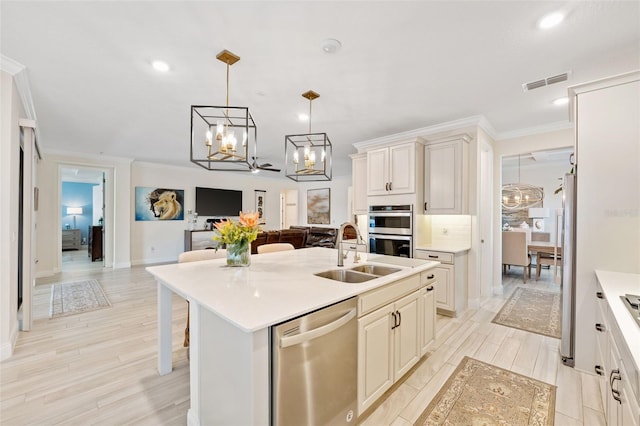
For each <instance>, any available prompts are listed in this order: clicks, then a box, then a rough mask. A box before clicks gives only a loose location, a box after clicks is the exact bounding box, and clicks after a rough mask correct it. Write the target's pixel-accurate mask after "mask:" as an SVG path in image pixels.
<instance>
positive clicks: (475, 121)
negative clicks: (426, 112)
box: [353, 115, 497, 152]
mask: <svg viewBox="0 0 640 426" xmlns="http://www.w3.org/2000/svg"><path fill="white" fill-rule="evenodd" d="M474 126H475V127H480V128H481V129H482V130H484V131H485V132H486V133H487V134H488V135H489V136H490V137H491V138H494V139H495V136H496V134H497V133H496V131H495V129H494V128H493V126H492V125H491V123H489V120H487V118H486V117H485V116H484V115H474V116H471V117H466V118H461V119H458V120H452V121H447V122H445V123H440V124H435V125H433V126H427V127H421V128H419V129H414V130H408V131H406V132H401V133H396V134H393V135H388V136H382V137H380V138H376V139H369V140H366V141H361V142H356V143H354V144H353V146H354V147H355V148H356V149H357V150H358V152H363V151H364V150H366V149H369V148H372V147H375V146H381V145H387V144H390V143H398V142H403V141H406V140H407V139H421V138H424V137H427V136H430V135H433V134H436V133H443V132H448V131H452V130H458V129H462V128H465V127H474Z"/></svg>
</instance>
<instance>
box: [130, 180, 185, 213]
mask: <svg viewBox="0 0 640 426" xmlns="http://www.w3.org/2000/svg"><path fill="white" fill-rule="evenodd" d="M183 199H184V191H183V190H180V189H167V188H145V187H136V220H183V219H184V216H183V209H182V203H183ZM145 210H146V212H145Z"/></svg>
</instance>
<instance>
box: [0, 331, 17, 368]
mask: <svg viewBox="0 0 640 426" xmlns="http://www.w3.org/2000/svg"><path fill="white" fill-rule="evenodd" d="M17 343H18V324H17V323H16V326H15V327H14V328H13V330H12V331H11V336H10V337H9V341H8V342H4V343H3V344H2V346H0V361H4V360H5V359H9V358H11V356H12V355H13V350H14V349H15V347H16V344H17Z"/></svg>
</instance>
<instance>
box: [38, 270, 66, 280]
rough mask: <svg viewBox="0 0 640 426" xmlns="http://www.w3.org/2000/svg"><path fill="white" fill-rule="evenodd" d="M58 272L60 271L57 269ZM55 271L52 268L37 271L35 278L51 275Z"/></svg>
mask: <svg viewBox="0 0 640 426" xmlns="http://www.w3.org/2000/svg"><path fill="white" fill-rule="evenodd" d="M58 272H60V271H58ZM55 274H56V272H55V271H54V270H53V269H49V270H48V271H40V272H38V273H36V278H44V277H51V276H53V275H55Z"/></svg>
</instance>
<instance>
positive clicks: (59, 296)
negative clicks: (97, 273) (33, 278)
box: [49, 280, 111, 318]
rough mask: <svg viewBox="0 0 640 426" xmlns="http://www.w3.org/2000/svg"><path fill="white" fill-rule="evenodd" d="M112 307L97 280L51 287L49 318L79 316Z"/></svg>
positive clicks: (59, 284)
mask: <svg viewBox="0 0 640 426" xmlns="http://www.w3.org/2000/svg"><path fill="white" fill-rule="evenodd" d="M109 306H111V303H109V299H107V296H105V294H104V291H103V290H102V286H100V283H99V282H98V281H97V280H86V281H74V282H66V283H57V284H53V285H52V286H51V307H50V309H49V317H50V318H55V317H61V316H66V315H73V314H79V313H82V312H87V311H93V310H96V309H102V308H108V307H109Z"/></svg>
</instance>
